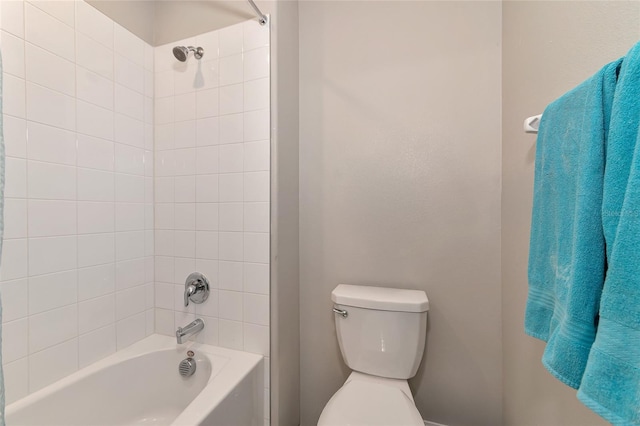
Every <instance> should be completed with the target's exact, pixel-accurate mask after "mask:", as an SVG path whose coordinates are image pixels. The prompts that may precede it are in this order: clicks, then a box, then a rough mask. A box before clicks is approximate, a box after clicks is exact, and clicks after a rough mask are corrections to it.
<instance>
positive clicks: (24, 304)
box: [0, 247, 29, 322]
mask: <svg viewBox="0 0 640 426" xmlns="http://www.w3.org/2000/svg"><path fill="white" fill-rule="evenodd" d="M25 249H26V247H25ZM25 257H26V256H25ZM25 270H26V265H25ZM28 285H29V284H28V280H27V279H26V278H25V279H20V280H13V281H4V282H2V283H0V292H1V293H2V322H9V321H14V320H17V319H20V318H24V317H26V316H27V315H28V313H29V310H28V309H29V306H28V300H27V298H28V297H27V296H28V290H27V289H28Z"/></svg>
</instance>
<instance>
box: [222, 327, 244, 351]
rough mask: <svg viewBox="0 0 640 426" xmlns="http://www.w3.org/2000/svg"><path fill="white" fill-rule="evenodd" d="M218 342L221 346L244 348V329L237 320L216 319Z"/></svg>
mask: <svg viewBox="0 0 640 426" xmlns="http://www.w3.org/2000/svg"><path fill="white" fill-rule="evenodd" d="M218 330H219V336H218V339H219V340H218V342H219V344H220V346H222V347H223V348H229V349H236V350H242V349H243V348H244V330H243V328H242V323H241V322H238V321H229V320H224V319H220V320H218Z"/></svg>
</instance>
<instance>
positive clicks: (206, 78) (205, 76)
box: [200, 59, 220, 90]
mask: <svg viewBox="0 0 640 426" xmlns="http://www.w3.org/2000/svg"><path fill="white" fill-rule="evenodd" d="M200 71H201V72H202V83H203V84H202V87H201V88H200V89H201V90H204V89H213V88H214V87H218V85H219V80H220V62H219V61H218V59H214V60H206V61H202V68H201V70H200Z"/></svg>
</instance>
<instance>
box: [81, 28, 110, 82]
mask: <svg viewBox="0 0 640 426" xmlns="http://www.w3.org/2000/svg"><path fill="white" fill-rule="evenodd" d="M76 51H77V54H78V57H77V64H78V65H80V66H82V67H84V68H87V69H89V70H91V71H93V72H95V73H98V74H100V75H102V76H103V77H106V78H108V79H110V80H112V79H113V63H114V59H113V50H111V49H109V48H108V47H105V46H104V45H102V44H100V43H98V42H96V41H94V40H92V39H90V38H88V37H86V36H84V35H82V34H76Z"/></svg>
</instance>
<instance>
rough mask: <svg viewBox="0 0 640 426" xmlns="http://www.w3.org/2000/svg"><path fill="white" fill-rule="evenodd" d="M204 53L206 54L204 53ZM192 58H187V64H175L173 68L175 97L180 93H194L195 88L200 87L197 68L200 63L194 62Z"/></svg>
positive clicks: (200, 82)
mask: <svg viewBox="0 0 640 426" xmlns="http://www.w3.org/2000/svg"><path fill="white" fill-rule="evenodd" d="M205 53H206V52H205ZM194 59H195V58H193V57H192V56H189V58H188V59H187V62H184V63H180V64H177V66H176V67H174V72H173V76H174V80H173V81H174V85H175V86H174V89H175V93H176V95H178V94H182V93H189V92H194V91H195V90H196V88H198V87H201V85H202V81H201V77H200V75H199V74H200V73H199V72H198V68H199V67H200V63H199V62H197V63H196V61H195V60H194Z"/></svg>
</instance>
